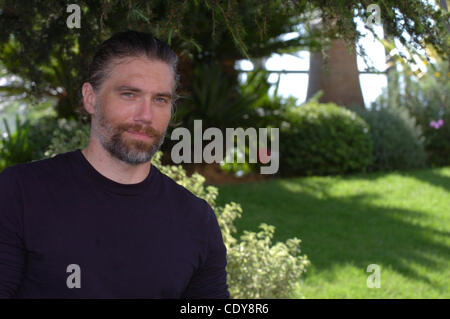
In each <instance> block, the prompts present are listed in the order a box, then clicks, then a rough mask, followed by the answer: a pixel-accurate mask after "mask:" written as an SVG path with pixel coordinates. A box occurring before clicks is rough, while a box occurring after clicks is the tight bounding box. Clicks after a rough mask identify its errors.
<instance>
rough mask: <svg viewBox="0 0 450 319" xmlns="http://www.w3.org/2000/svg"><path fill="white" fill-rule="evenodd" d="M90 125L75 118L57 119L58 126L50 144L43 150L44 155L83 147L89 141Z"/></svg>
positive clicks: (49, 155)
mask: <svg viewBox="0 0 450 319" xmlns="http://www.w3.org/2000/svg"><path fill="white" fill-rule="evenodd" d="M89 136H90V126H89V125H86V124H82V123H80V122H78V121H75V120H67V119H59V120H58V128H57V129H56V130H55V132H54V133H53V136H52V139H51V144H50V146H49V147H48V149H47V150H46V151H45V152H44V156H45V157H53V156H55V155H56V154H60V153H64V152H67V150H74V149H77V148H84V147H86V146H87V145H88V143H89Z"/></svg>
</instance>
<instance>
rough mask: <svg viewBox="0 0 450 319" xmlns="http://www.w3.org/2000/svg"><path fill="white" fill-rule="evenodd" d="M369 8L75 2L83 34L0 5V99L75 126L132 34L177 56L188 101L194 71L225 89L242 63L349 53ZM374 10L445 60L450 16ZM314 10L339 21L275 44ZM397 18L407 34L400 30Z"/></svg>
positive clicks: (297, 0)
mask: <svg viewBox="0 0 450 319" xmlns="http://www.w3.org/2000/svg"><path fill="white" fill-rule="evenodd" d="M369 2H370V3H372V2H376V1H373V0H370V1H347V0H338V1H330V0H315V1H306V0H291V1H284V0H274V1H272V0H265V1H257V2H255V1H251V0H242V1H236V0H203V1H202V0H192V1H173V0H171V1H165V0H164V1H163V0H154V1H143V0H139V1H131V0H90V1H87V0H86V1H78V2H77V3H78V5H79V6H80V8H81V14H82V16H81V28H80V29H76V28H75V29H69V28H68V27H67V25H66V19H67V17H68V16H69V13H67V12H66V9H67V4H66V3H64V2H60V1H57V2H56V1H55V2H50V1H37V0H0V24H1V25H2V28H1V29H0V60H1V61H2V63H3V65H4V67H5V68H6V70H7V72H9V73H10V74H14V75H17V76H18V77H19V78H20V79H21V80H20V81H19V82H18V83H14V84H13V85H11V84H8V85H6V86H3V87H1V88H0V89H1V91H3V92H6V93H8V92H9V93H14V92H18V91H20V92H22V93H25V94H26V95H27V96H29V97H37V98H42V97H54V98H56V99H57V101H58V102H57V106H56V109H57V112H58V115H59V116H60V117H74V116H75V115H76V112H75V110H76V108H77V101H78V99H77V94H79V90H78V89H77V88H79V86H80V85H81V82H82V80H83V79H85V77H86V67H87V63H88V61H89V60H90V58H91V57H92V54H93V53H94V51H95V48H96V47H97V45H98V44H99V43H101V42H102V41H103V40H105V39H106V38H108V37H109V36H110V35H111V34H113V33H115V32H117V31H122V30H124V29H135V30H140V31H151V32H153V33H154V34H155V35H156V36H157V37H159V38H160V39H162V40H165V41H167V42H168V43H169V44H170V45H171V47H172V48H173V49H174V50H175V51H176V52H177V54H178V55H179V56H180V72H181V79H182V82H181V86H180V92H181V93H182V94H183V93H186V94H188V93H189V90H190V88H189V83H190V82H191V81H190V79H191V76H192V72H191V71H192V66H193V65H195V64H196V63H203V62H204V61H207V60H211V59H215V60H218V61H220V62H221V64H222V66H223V68H224V70H225V71H226V74H228V76H229V77H230V79H236V77H237V75H236V72H235V71H234V62H235V61H236V60H239V59H242V58H250V57H251V58H258V57H264V56H268V55H270V53H272V52H279V53H283V52H292V51H297V50H299V49H300V48H321V47H322V45H323V44H324V43H325V42H326V39H333V38H334V39H336V38H342V39H344V40H346V41H347V43H348V41H352V42H353V43H354V42H355V38H357V37H358V34H356V35H355V34H354V33H353V32H352V25H353V17H354V16H360V17H363V18H364V19H365V18H367V12H366V7H367V5H368V4H369ZM378 2H380V5H381V6H382V9H383V10H384V11H385V14H384V17H385V19H387V20H388V22H389V23H388V26H389V27H390V28H391V29H392V34H393V35H394V36H397V37H399V38H400V40H401V41H402V32H403V30H405V29H407V31H408V32H409V34H410V35H411V40H410V41H409V42H407V41H406V40H405V39H404V41H402V42H404V43H407V45H419V46H421V45H423V43H426V44H431V45H433V46H435V48H436V49H437V51H438V52H446V43H447V42H446V40H445V39H443V38H442V37H441V35H442V34H443V33H442V31H443V30H444V29H445V26H444V21H445V19H448V16H444V15H443V14H442V12H441V11H440V10H438V9H436V8H434V7H432V6H430V5H427V4H426V3H424V2H422V1H419V0H414V2H415V3H414V5H410V3H411V2H412V1H408V5H406V4H405V2H404V1H397V0H386V1H382V2H381V1H378ZM398 3H400V4H398ZM316 9H320V15H321V18H322V19H323V21H328V20H329V19H331V18H333V17H334V16H336V15H339V16H340V17H342V19H340V20H339V21H338V22H337V23H336V25H326V27H325V28H324V29H323V30H321V31H320V32H315V31H313V30H310V29H309V28H307V27H306V28H302V29H301V30H300V31H299V35H298V36H297V37H295V38H293V39H291V40H289V41H283V40H281V39H280V38H279V36H280V35H282V34H284V33H288V32H292V31H296V30H297V26H298V25H299V24H301V25H305V26H307V25H308V23H309V22H310V20H311V12H313V11H315V10H316ZM394 9H397V10H398V12H399V13H400V14H401V16H402V18H401V19H404V20H405V21H406V22H407V23H406V24H400V23H398V21H399V18H397V15H396V14H394V13H395V11H394ZM401 19H400V20H401ZM430 21H431V22H430ZM432 21H435V22H436V23H433V22H432ZM422 41H423V42H422Z"/></svg>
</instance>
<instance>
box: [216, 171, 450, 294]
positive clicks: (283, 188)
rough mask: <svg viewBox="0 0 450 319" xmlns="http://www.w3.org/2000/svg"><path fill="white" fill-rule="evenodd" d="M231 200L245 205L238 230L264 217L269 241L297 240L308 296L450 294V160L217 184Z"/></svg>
mask: <svg viewBox="0 0 450 319" xmlns="http://www.w3.org/2000/svg"><path fill="white" fill-rule="evenodd" d="M230 201H235V202H238V203H240V204H241V205H242V208H243V214H242V218H241V219H238V220H236V222H235V225H236V226H237V229H238V234H235V236H236V237H237V236H239V235H240V234H241V233H242V231H243V230H252V231H257V230H258V225H259V224H261V223H263V222H265V223H268V224H270V225H274V226H275V227H276V230H275V236H274V242H276V241H285V240H286V239H288V238H292V237H298V238H300V239H301V240H302V244H301V247H302V250H303V253H304V254H306V255H307V256H308V258H309V259H310V261H311V266H310V267H309V268H308V271H307V273H306V274H305V275H304V277H303V282H301V283H299V285H298V293H300V291H301V293H302V294H303V295H304V296H305V297H306V298H450V167H446V168H440V169H425V170H416V171H409V172H394V173H373V174H367V175H352V176H342V177H341V176H337V177H308V178H292V179H278V180H272V181H269V182H264V183H247V184H239V185H226V186H221V187H219V198H218V204H219V205H223V204H225V203H227V202H230ZM370 264H377V265H379V266H380V269H381V287H380V288H368V287H367V283H366V282H367V277H368V276H369V275H370V273H367V272H366V270H367V266H368V265H370ZM298 296H300V294H296V295H295V296H293V298H296V297H298Z"/></svg>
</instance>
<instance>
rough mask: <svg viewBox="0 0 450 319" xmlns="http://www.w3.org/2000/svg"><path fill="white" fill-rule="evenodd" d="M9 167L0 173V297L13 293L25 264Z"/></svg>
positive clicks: (19, 205)
mask: <svg viewBox="0 0 450 319" xmlns="http://www.w3.org/2000/svg"><path fill="white" fill-rule="evenodd" d="M16 173H17V171H16V170H15V169H13V168H12V167H8V168H6V169H4V170H3V171H2V172H1V173H0V298H11V297H14V295H15V294H16V293H17V291H18V289H19V286H20V283H21V280H22V276H23V268H24V264H25V247H24V243H23V222H22V218H23V203H22V199H21V192H20V188H19V184H18V179H17V176H16Z"/></svg>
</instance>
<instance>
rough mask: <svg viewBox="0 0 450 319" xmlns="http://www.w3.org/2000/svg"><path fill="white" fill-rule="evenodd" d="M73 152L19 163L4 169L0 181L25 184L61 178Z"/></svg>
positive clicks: (0, 173)
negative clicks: (56, 177) (30, 181)
mask: <svg viewBox="0 0 450 319" xmlns="http://www.w3.org/2000/svg"><path fill="white" fill-rule="evenodd" d="M72 153H73V152H67V153H62V154H58V155H56V156H54V157H51V158H45V159H39V160H33V161H30V162H25V163H19V164H15V165H12V166H9V167H7V168H5V169H4V170H3V171H2V172H0V181H2V182H6V181H8V182H11V181H13V180H18V181H20V182H26V181H29V180H35V181H38V182H40V183H42V182H45V181H47V180H48V179H49V178H51V177H52V176H59V177H62V175H64V172H67V171H68V170H67V163H68V159H69V157H70V155H71V154H72Z"/></svg>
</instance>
